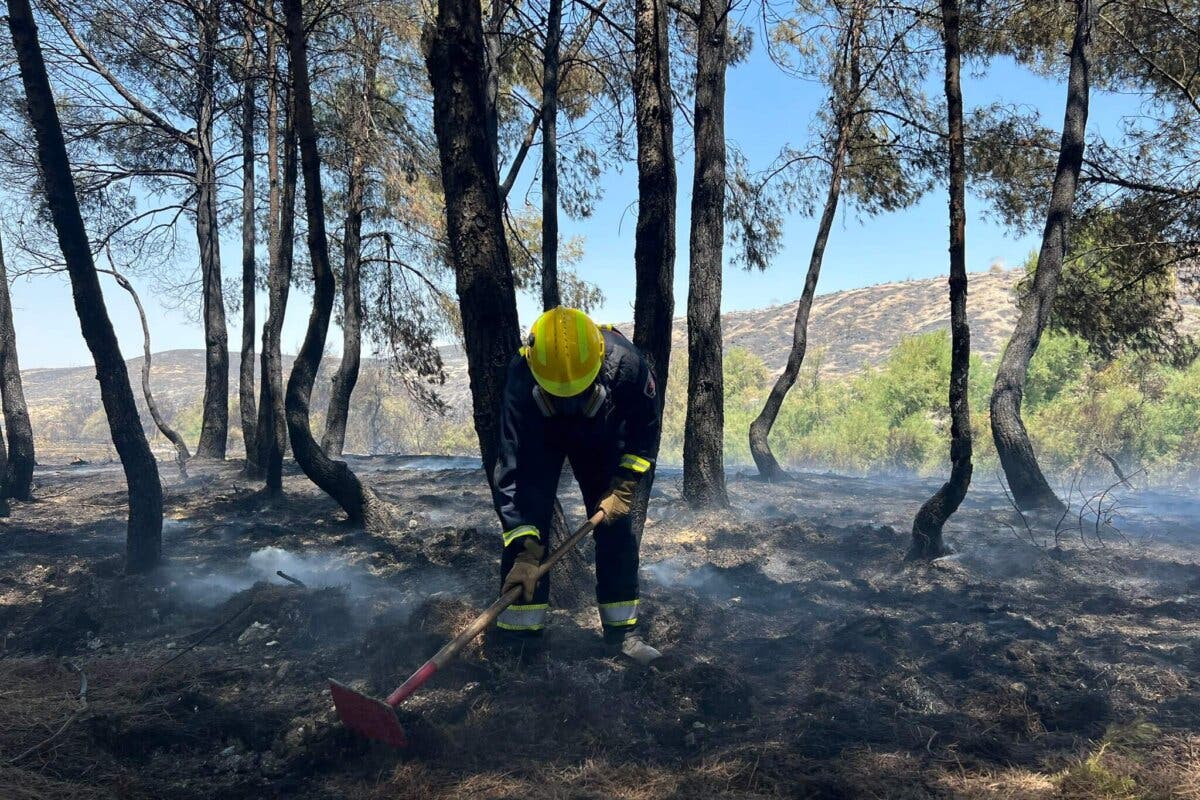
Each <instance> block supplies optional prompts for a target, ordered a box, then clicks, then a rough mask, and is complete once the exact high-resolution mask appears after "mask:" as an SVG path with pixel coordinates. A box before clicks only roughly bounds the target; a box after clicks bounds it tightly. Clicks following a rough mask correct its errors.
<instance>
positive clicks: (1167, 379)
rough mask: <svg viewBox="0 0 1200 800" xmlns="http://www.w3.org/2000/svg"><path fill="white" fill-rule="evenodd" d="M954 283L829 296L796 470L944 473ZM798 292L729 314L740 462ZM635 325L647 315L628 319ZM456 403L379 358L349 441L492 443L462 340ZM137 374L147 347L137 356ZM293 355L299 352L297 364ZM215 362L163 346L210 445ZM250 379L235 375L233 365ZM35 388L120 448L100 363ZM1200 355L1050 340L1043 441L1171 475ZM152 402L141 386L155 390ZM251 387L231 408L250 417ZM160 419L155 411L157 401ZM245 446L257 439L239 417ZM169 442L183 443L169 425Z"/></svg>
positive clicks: (975, 393) (990, 275)
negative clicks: (1111, 357) (435, 406)
mask: <svg viewBox="0 0 1200 800" xmlns="http://www.w3.org/2000/svg"><path fill="white" fill-rule="evenodd" d="M1022 274H1023V273H1021V271H1019V270H1008V271H992V272H987V273H979V274H975V275H972V276H971V308H972V309H982V310H981V311H977V312H975V313H974V314H973V316H972V320H971V324H972V345H973V350H974V357H973V358H974V361H973V365H972V379H971V397H972V412H973V414H974V426H975V428H976V442H977V448H978V451H979V452H978V457H979V458H981V459H982V462H981V464H982V467H983V468H984V469H989V470H990V469H993V468H994V466H995V454H994V451H993V449H992V445H991V436H990V434H989V433H988V431H987V398H988V394H989V392H990V390H991V383H992V379H993V377H994V375H995V364H996V361H997V359H998V357H999V355H1000V349H1001V348H1002V347H1003V345H1004V342H1005V341H1006V339H1007V337H1008V334H1009V332H1010V330H1011V327H1012V324H1013V321H1014V320H1015V318H1016V308H1015V304H1014V302H1013V287H1014V285H1015V284H1016V282H1017V281H1018V279H1019V278H1020V276H1021V275H1022ZM944 293H945V281H944V279H941V278H934V279H928V280H919V281H905V282H900V283H887V284H880V285H877V286H870V287H866V288H863V289H854V290H850V291H845V292H836V293H832V294H828V295H824V296H822V297H819V298H818V299H817V301H816V303H815V304H814V308H813V319H814V324H813V331H814V336H813V342H812V345H811V349H810V352H809V356H808V358H807V359H806V361H805V365H804V368H803V371H802V375H801V379H800V381H799V382H798V384H797V386H796V389H795V390H794V391H793V392H792V394H791V395H790V396H789V397H788V400H787V402H786V403H785V404H784V407H783V411H782V413H781V415H780V419H779V422H778V423H777V425H776V428H775V432H774V434H773V437H772V441H773V443H774V446H775V448H776V453H777V455H778V456H779V457H780V459H781V460H783V461H784V462H785V463H788V464H791V465H793V466H808V467H830V468H834V469H839V470H849V471H871V470H890V469H901V470H915V471H918V472H926V471H936V469H938V468H939V467H940V465H941V464H942V462H943V460H944V458H945V453H944V450H945V444H944V442H945V435H946V426H947V425H948V424H949V417H948V412H947V409H946V392H945V386H946V384H947V380H948V375H949V364H950V349H949V337H948V334H947V325H948V321H949V320H948V315H947V311H946V307H945V303H944V301H943V300H944V298H943V295H944ZM1181 303H1182V304H1183V306H1184V311H1185V321H1184V324H1183V325H1182V326H1181V329H1182V330H1183V331H1184V332H1187V333H1195V332H1196V331H1198V330H1200V309H1198V308H1197V307H1196V305H1195V303H1194V302H1192V301H1189V299H1188V298H1186V297H1181ZM794 311H795V305H794V304H787V305H781V306H773V307H769V308H765V309H759V310H756V311H739V312H732V313H728V314H726V315H725V317H724V324H725V339H726V348H727V349H726V359H725V373H726V377H725V381H726V385H725V390H726V398H727V402H726V406H727V407H726V416H727V419H726V430H725V447H726V459H727V460H728V461H730V462H731V463H734V464H748V463H750V453H749V449H748V445H747V439H746V436H747V431H748V428H749V425H750V422H751V420H753V419H754V416H755V415H756V414H757V413H758V411H759V409H760V408H761V406H762V401H763V398H764V397H765V395H766V392H767V390H768V389H769V388H770V381H771V380H772V379H773V377H774V375H775V374H776V372H777V370H778V369H779V368H780V367H781V366H782V363H783V361H784V359H785V358H786V356H787V346H788V343H789V342H790V337H791V323H792V315H793V314H794ZM618 327H619V328H621V329H623V330H625V331H626V332H627V333H631V332H632V325H630V324H619V325H618ZM674 338H675V342H674V353H675V355H674V358H673V362H672V380H671V386H670V387H669V389H668V392H669V396H674V397H681V396H683V394H684V392H683V387H684V381H685V378H686V353H687V348H686V342H685V340H684V327H683V321H682V320H676V325H675V331H674ZM443 358H444V360H445V366H446V378H447V380H446V384H445V385H444V386H443V387H441V388H440V390H439V394H440V396H441V397H442V398H443V399H444V400H445V402H446V404H447V410H446V412H445V413H444V414H443V415H438V414H436V413H433V412H431V411H430V410H429V409H428V408H426V407H424V406H422V405H420V404H419V403H417V402H416V401H415V400H414V399H413V398H412V397H411V395H410V394H409V392H408V391H407V390H406V389H405V387H404V386H403V384H402V383H401V382H400V381H398V380H396V379H395V378H394V377H393V376H391V375H390V374H389V371H388V370H387V368H386V362H383V361H380V360H368V361H367V362H366V363H365V365H364V368H363V374H362V376H361V378H360V380H359V384H358V387H357V389H356V390H355V402H354V404H353V406H352V409H351V414H350V421H349V426H348V429H347V439H346V446H347V451H348V452H355V453H364V454H371V453H396V452H406V453H444V454H456V455H459V454H471V453H474V452H475V448H476V440H475V436H474V433H473V431H472V430H471V429H470V419H469V415H468V413H467V405H468V401H469V397H468V393H467V386H466V363H465V361H464V360H463V358H462V355H461V352H460V351H459V350H458V349H457V348H453V347H448V348H445V349H444V350H443ZM129 363H130V371H131V373H132V374H137V373H136V372H135V370H136V369H140V363H141V360H140V359H133V360H131V361H130V362H129ZM288 367H290V359H285V369H287V368H288ZM323 367H324V368H323V369H322V372H321V375H320V377H319V378H318V380H317V384H316V390H315V392H314V398H313V404H312V407H313V410H314V417H313V420H314V421H313V425H314V428H315V429H316V430H318V431H319V430H320V429H321V428H322V427H323V426H324V409H325V407H326V403H327V402H328V394H329V386H330V378H331V376H332V375H333V373H334V371H335V370H336V368H337V362H336V360H333V359H326V360H325V363H324V365H323ZM203 375H204V359H203V353H202V352H201V351H192V350H175V351H170V352H166V353H161V354H159V355H156V356H155V359H154V372H153V385H154V391H155V397H156V398H157V400H158V402H159V404H160V406H162V408H163V411H164V413H165V414H166V416H167V418H168V420H169V421H170V422H171V423H172V424H173V425H174V426H176V427H177V428H178V429H179V430H180V431H181V432H182V433H183V435H184V437H185V438H187V439H188V441H189V442H194V441H195V440H196V438H197V437H198V436H199V432H200V414H201V407H200V397H201V386H202V382H203ZM232 377H235V376H231V378H232ZM24 380H25V387H26V393H27V395H28V398H29V403H30V411H31V413H32V415H33V422H34V432H35V435H36V436H37V437H38V444H39V450H40V453H41V457H42V460H43V461H47V462H55V461H64V460H70V459H73V458H85V459H89V460H94V459H104V458H108V457H111V456H112V453H111V443H110V441H109V438H108V430H107V424H106V422H105V419H104V411H103V409H102V408H101V406H100V397H99V393H98V392H97V391H96V385H95V382H94V381H93V380H92V374H91V370H88V369H84V368H64V369H42V370H27V371H26V372H25V373H24ZM1197 398H1200V367H1197V365H1195V364H1193V365H1192V366H1191V367H1188V368H1172V367H1168V366H1164V365H1162V364H1157V363H1153V362H1150V361H1147V360H1145V359H1142V358H1140V357H1137V356H1125V357H1122V358H1119V359H1117V360H1116V361H1114V362H1111V363H1100V362H1099V361H1097V360H1096V359H1094V358H1093V357H1091V356H1089V354H1088V352H1087V348H1086V347H1085V346H1084V344H1083V343H1082V342H1081V341H1079V340H1077V339H1073V338H1071V337H1066V336H1057V335H1052V336H1050V337H1049V338H1048V339H1047V340H1046V342H1045V343H1044V344H1043V346H1042V347H1041V348H1040V349H1039V351H1038V354H1037V356H1036V357H1035V359H1034V365H1033V368H1032V373H1031V376H1030V390H1029V394H1028V396H1027V398H1026V409H1027V410H1028V412H1029V414H1028V416H1027V418H1026V422H1027V425H1028V426H1029V429H1030V433H1031V435H1032V436H1033V438H1034V442H1035V445H1036V446H1037V448H1038V451H1039V453H1041V454H1042V455H1043V457H1044V458H1045V459H1046V460H1047V464H1048V465H1049V466H1051V467H1052V468H1053V469H1056V470H1058V471H1063V470H1066V469H1069V468H1071V467H1074V466H1082V467H1093V466H1095V467H1100V468H1102V469H1104V470H1108V469H1109V467H1108V465H1107V462H1105V461H1104V460H1103V459H1102V457H1101V456H1099V455H1098V454H1097V453H1096V450H1097V448H1099V449H1100V450H1102V451H1104V452H1105V453H1108V454H1110V455H1112V456H1113V457H1115V458H1117V459H1118V460H1119V461H1120V462H1122V464H1127V465H1128V466H1127V469H1128V470H1130V471H1133V470H1136V469H1138V468H1139V467H1144V468H1146V469H1147V470H1149V471H1150V472H1152V473H1153V474H1154V475H1155V476H1156V477H1166V476H1171V475H1175V474H1176V472H1177V470H1176V466H1177V465H1179V464H1187V465H1194V464H1196V463H1197V462H1200V443H1198V440H1197V433H1196V431H1197V429H1198V428H1200V410H1198V406H1200V400H1198V399H1197ZM140 400H141V397H140V394H139V402H140ZM236 402H237V400H236V397H234V398H232V406H231V409H230V415H231V418H234V419H236V415H237V407H236ZM142 412H143V421H144V422H145V423H147V425H149V416H148V414H146V412H145V409H144V408H143V409H142ZM683 417H684V406H683V404H681V403H679V404H676V403H668V408H667V412H666V417H665V420H664V426H665V436H664V441H663V448H664V449H663V453H662V460H663V461H664V462H665V463H675V464H678V463H679V462H680V459H681V455H682V441H683V438H682V437H683ZM230 433H231V441H230V447H231V449H233V450H234V451H235V452H236V451H239V450H240V448H241V441H240V439H239V438H238V437H239V436H240V433H239V431H238V429H237V428H236V427H232V428H231V429H230ZM147 434H148V435H149V436H150V437H151V442H152V444H153V446H154V447H155V449H156V451H157V452H159V453H160V454H161V455H163V456H167V455H168V454H169V453H170V445H169V443H168V442H166V441H165V439H163V438H162V436H161V435H159V433H158V431H157V430H155V429H154V428H153V427H152V426H148V427H147Z"/></svg>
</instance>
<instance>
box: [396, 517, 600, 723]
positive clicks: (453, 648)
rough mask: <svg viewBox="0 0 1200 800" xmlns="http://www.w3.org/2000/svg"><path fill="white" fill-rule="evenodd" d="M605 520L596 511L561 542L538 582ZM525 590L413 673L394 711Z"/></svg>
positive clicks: (499, 603) (507, 597)
mask: <svg viewBox="0 0 1200 800" xmlns="http://www.w3.org/2000/svg"><path fill="white" fill-rule="evenodd" d="M603 521H604V512H603V511H597V512H596V513H595V514H593V515H592V518H591V519H589V520H588V521H587V522H585V523H583V525H581V526H579V530H577V531H575V532H574V533H573V534H571V536H570V537H569V538H568V539H567V540H566V541H565V542H563V543H562V545H561V546H559V547H558V548H557V549H555V551H554V552H553V553H551V554H550V556H549V558H547V559H546V560H545V561H543V562H542V565H541V566H540V567H538V572H537V576H538V580H541V579H542V578H543V577H544V576H545V574H546V573H547V572H549V571H550V568H551V567H553V566H554V565H555V564H557V563H558V562H559V561H561V560H562V557H563V556H565V555H566V554H567V553H569V552H571V550H573V549H574V548H575V545H577V544H579V542H580V540H581V539H583V537H585V536H587V535H588V534H589V533H591V532H592V531H593V530H595V528H596V526H597V525H599V524H600V523H601V522H603ZM522 591H523V589H522V588H521V587H520V586H514V587H513V588H511V589H509V590H508V591H507V592H505V593H504V594H502V595H500V597H499V599H498V600H496V602H494V603H492V604H491V605H490V606H488V608H487V610H486V611H484V612H483V613H482V614H480V615H479V616H478V617H476V618H475V619H474V620H472V621H471V624H470V625H468V626H467V628H466V630H464V631H463V632H462V633H460V634H459V635H458V636H455V637H454V638H453V639H451V640H450V641H449V642H446V644H445V646H444V647H442V649H441V650H438V651H437V653H436V654H435V655H434V657H433V658H431V659H429V660H428V661H426V662H425V663H424V664H423V665H422V666H421V668H420V669H418V670H417V671H416V672H414V673H413V674H412V675H411V676H410V677H409V679H408V680H406V681H405V682H404V683H403V684H401V685H400V688H398V689H397V690H396V691H394V692H392V693H391V694H390V695H388V698H387V704H388V705H389V706H391V707H392V708H395V707H396V706H398V705H400V704H401V703H402V702H404V700H405V699H406V698H408V697H409V696H410V695H411V694H412V693H413V692H415V691H416V690H417V689H419V688H421V686H422V684H424V683H425V681H427V680H429V679H430V678H432V677H433V674H434V673H435V672H437V671H438V670H439V669H441V668H442V667H444V666H445V665H446V662H447V661H449V660H450V659H452V658H454V656H455V655H457V654H458V651H459V650H461V649H463V647H464V646H465V645H466V644H467V642H469V641H471V640H472V639H474V638H475V637H476V636H478V635H479V634H481V633H483V631H484V630H485V629H486V628H487V627H488V626H489V625H491V624H492V623H493V622H495V621H496V618H497V617H499V616H500V614H501V613H502V612H503V611H504V609H506V608H508V607H509V606H511V605H512V604H513V603H515V602H516V601H517V600H518V599H519V598H520V597H521V592H522Z"/></svg>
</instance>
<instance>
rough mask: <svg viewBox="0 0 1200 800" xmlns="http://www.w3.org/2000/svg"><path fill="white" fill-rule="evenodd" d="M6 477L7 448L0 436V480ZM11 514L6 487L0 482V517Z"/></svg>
mask: <svg viewBox="0 0 1200 800" xmlns="http://www.w3.org/2000/svg"><path fill="white" fill-rule="evenodd" d="M7 475H8V448H7V447H5V445H4V437H3V436H0V478H2V476H7ZM10 514H12V505H11V504H10V503H9V502H8V486H6V485H5V484H4V483H2V482H0V517H7V516H9V515H10Z"/></svg>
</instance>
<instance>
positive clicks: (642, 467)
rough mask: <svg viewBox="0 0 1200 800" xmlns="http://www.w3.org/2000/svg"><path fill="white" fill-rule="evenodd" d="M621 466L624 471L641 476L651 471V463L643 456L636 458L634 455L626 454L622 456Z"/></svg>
mask: <svg viewBox="0 0 1200 800" xmlns="http://www.w3.org/2000/svg"><path fill="white" fill-rule="evenodd" d="M620 466H621V467H622V468H624V469H627V470H629V471H631V472H635V473H637V474H638V475H641V474H643V473H645V472H648V471H649V469H650V466H651V463H650V462H649V461H647V460H646V459H644V458H642V457H641V456H635V455H634V454H633V453H626V454H625V455H623V456H621V463H620Z"/></svg>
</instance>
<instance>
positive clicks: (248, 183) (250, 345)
mask: <svg viewBox="0 0 1200 800" xmlns="http://www.w3.org/2000/svg"><path fill="white" fill-rule="evenodd" d="M243 18H244V20H245V22H244V24H245V27H246V40H245V47H244V50H243V57H242V354H241V363H240V365H239V371H238V411H239V413H240V415H241V420H242V444H243V445H244V446H245V449H246V474H247V475H255V474H258V472H259V467H258V465H257V464H256V463H255V462H256V461H257V460H258V418H257V412H256V411H255V409H254V334H255V319H254V289H255V282H256V280H255V279H256V277H257V272H258V270H257V264H256V263H255V258H254V250H255V246H256V242H255V239H256V235H255V234H256V231H255V220H254V160H255V157H256V155H255V152H254V116H255V113H256V111H255V99H254V18H255V17H254V11H253V9H251V8H250V7H249V6H247V8H246V12H245V15H244V17H243Z"/></svg>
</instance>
